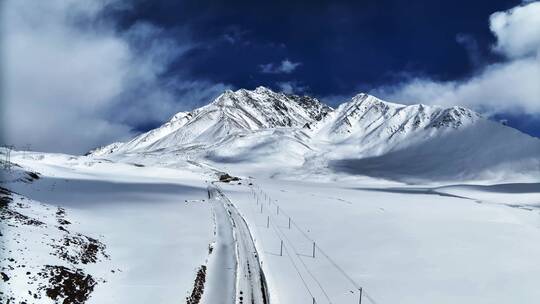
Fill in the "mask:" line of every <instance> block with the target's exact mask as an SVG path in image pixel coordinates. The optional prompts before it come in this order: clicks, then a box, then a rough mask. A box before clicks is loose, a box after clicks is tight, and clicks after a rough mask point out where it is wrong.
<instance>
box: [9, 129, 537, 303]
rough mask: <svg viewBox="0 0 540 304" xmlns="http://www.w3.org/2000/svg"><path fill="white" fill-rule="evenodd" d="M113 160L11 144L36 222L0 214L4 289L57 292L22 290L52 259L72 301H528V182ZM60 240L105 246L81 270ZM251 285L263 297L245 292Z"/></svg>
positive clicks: (532, 248)
mask: <svg viewBox="0 0 540 304" xmlns="http://www.w3.org/2000/svg"><path fill="white" fill-rule="evenodd" d="M259 132H269V131H268V130H260V131H259ZM263 141H264V140H263ZM122 159H123V160H124V162H115V161H111V160H107V159H103V158H99V157H93V156H88V157H71V156H67V155H54V154H43V153H26V154H25V153H21V152H14V153H13V157H12V160H13V162H15V163H17V164H18V165H20V166H21V168H22V169H24V170H27V171H29V172H30V171H31V172H38V173H39V174H40V175H39V178H38V179H36V180H32V181H31V182H29V183H26V182H23V181H22V178H26V177H27V174H26V173H24V174H19V175H17V174H14V173H12V178H11V179H10V180H8V181H5V182H4V183H2V187H4V188H7V189H10V190H11V191H14V192H17V193H18V194H13V197H14V203H12V204H10V206H12V208H13V210H14V211H16V212H19V213H20V214H23V215H26V216H29V217H32V218H36V219H39V220H41V221H43V222H44V223H45V224H46V226H39V227H37V226H36V227H35V226H28V225H26V224H21V223H20V222H19V223H13V222H12V220H11V219H10V220H9V221H7V222H6V221H5V219H3V221H2V225H3V226H2V248H3V249H4V251H3V252H8V253H9V257H11V258H13V259H14V260H16V261H17V264H21V261H23V260H24V264H25V266H26V267H27V269H29V271H30V273H31V274H30V275H26V272H25V270H22V271H21V269H22V268H17V266H16V265H15V264H13V262H11V261H9V260H3V261H2V272H5V273H6V275H8V276H9V280H8V281H7V282H6V281H5V282H4V284H3V287H2V292H4V293H5V294H9V295H10V296H11V297H14V298H15V299H17V300H19V301H22V300H31V299H30V298H29V296H32V295H33V294H38V295H40V297H41V298H40V300H39V301H37V302H38V303H51V302H54V301H52V300H50V298H49V297H47V296H46V295H45V293H44V290H45V289H41V292H40V291H39V290H38V289H37V287H36V286H45V287H43V288H48V287H50V286H62V284H58V283H57V284H56V285H54V284H53V283H52V282H51V281H50V279H49V277H47V276H45V277H39V278H38V281H37V283H36V285H32V284H29V282H30V280H29V278H31V277H29V276H33V275H34V274H35V273H38V272H42V273H43V272H44V271H43V270H44V269H45V270H48V268H46V267H47V265H54V266H55V267H65V268H66V269H68V270H71V271H74V272H75V273H77V272H76V271H77V269H79V270H80V275H83V276H85V275H91V277H92V278H93V280H94V282H95V284H94V285H93V290H91V291H90V292H89V293H88V299H87V300H85V301H82V302H84V303H149V302H159V303H178V302H184V301H185V302H186V303H216V300H215V299H216V297H219V296H220V295H223V297H224V298H223V300H220V303H246V302H244V300H246V301H248V300H249V299H255V301H257V302H260V303H264V301H267V302H266V303H283V304H288V303H313V299H315V301H316V303H344V304H347V303H358V301H359V298H360V288H361V290H362V303H426V304H428V303H471V304H478V303H498V302H508V303H523V304H529V303H530V304H533V303H538V302H539V301H540V292H539V291H538V288H536V287H537V286H538V283H540V279H539V278H538V276H537V274H538V273H539V272H540V266H539V264H538V263H537V257H538V256H539V254H540V242H538V240H540V209H539V206H540V185H539V184H538V183H528V184H527V183H521V184H499V185H474V184H470V183H469V184H467V185H461V184H447V185H443V186H437V187H433V186H429V185H415V186H414V187H413V186H407V185H404V184H402V183H398V182H390V181H385V180H381V179H373V178H365V177H364V178H350V177H349V178H341V177H336V176H333V175H332V174H331V173H329V172H328V171H326V173H324V172H322V173H320V174H322V175H321V176H320V178H319V182H314V181H310V180H302V181H299V180H294V179H295V178H299V177H300V178H301V177H302V175H289V176H285V175H284V174H281V175H275V174H274V173H275V167H276V163H277V160H276V161H275V162H272V163H267V164H264V163H258V164H256V165H248V164H246V163H244V162H240V161H237V162H233V161H229V162H222V163H220V165H221V166H220V167H219V168H217V169H216V168H213V167H211V166H208V165H207V164H204V163H197V162H195V161H184V160H181V158H174V157H173V156H171V154H167V153H166V154H159V153H158V152H154V153H149V154H145V155H144V156H142V155H141V154H139V153H133V154H131V155H125V156H123V158H122ZM283 161H286V160H283ZM215 164H218V163H217V162H216V163H214V165H215ZM22 169H17V170H22ZM219 169H222V170H224V171H227V172H229V173H231V174H233V175H240V177H241V178H242V179H241V180H240V181H237V182H231V183H229V184H224V183H219V184H218V185H217V186H218V187H220V188H221V189H223V190H222V192H219V195H216V193H215V192H212V191H215V190H211V189H213V188H212V187H213V186H211V184H210V183H207V181H208V182H210V181H213V180H215V179H216V175H215V172H216V171H218V170H219ZM290 172H293V171H290ZM25 174H26V175H25ZM324 174H326V175H324ZM249 176H251V178H250V177H249ZM285 177H286V179H283V178H285ZM15 180H18V181H15ZM250 184H251V185H250ZM209 190H210V192H209ZM212 193H213V194H212ZM18 195H21V196H24V197H26V198H25V200H24V201H22V203H23V204H22V205H20V206H19V205H17V204H16V203H17V202H18V201H20V199H19V198H18ZM209 195H210V196H211V197H212V199H211V200H210V201H209V200H208V197H209ZM203 200H205V201H204V202H203ZM14 204H15V205H14ZM47 208H49V209H50V210H47ZM58 208H62V210H64V211H63V212H64V214H65V215H62V219H65V220H68V221H69V222H70V224H61V222H60V219H59V218H57V215H56V212H57V210H59V209H58ZM212 214H214V215H212ZM289 219H290V220H291V221H290V224H289ZM244 221H245V222H244ZM244 223H245V224H244ZM6 225H7V227H6ZM10 225H15V226H10ZM60 226H62V227H64V228H65V229H66V230H68V231H69V233H67V232H66V231H63V230H61V229H59V228H58V227H60ZM70 237H79V239H83V240H84V239H86V238H87V237H88V238H91V239H94V240H96V241H98V242H99V243H98V244H103V246H104V247H103V254H102V253H101V252H100V251H98V252H97V253H96V254H95V256H97V257H98V259H97V260H96V261H95V262H90V263H86V264H84V263H81V262H79V263H75V262H73V261H71V260H65V259H63V258H61V257H59V256H58V255H54V253H55V250H54V248H53V247H51V246H50V244H58V243H62V240H63V239H64V238H70ZM49 239H50V241H49ZM87 240H89V239H87ZM17 242H19V243H17ZM314 244H315V247H314ZM56 248H63V247H56ZM69 248H71V247H69ZM69 248H68V250H74V251H73V252H75V253H77V252H85V251H84V250H81V249H77V248H79V247H74V248H71V249H69ZM81 248H83V247H81ZM9 250H11V252H9ZM50 252H52V253H53V255H52V256H51V255H49V253H50ZM68 252H72V251H68ZM105 255H106V256H105ZM313 255H314V257H313ZM10 263H11V264H10ZM9 265H11V267H13V269H11V268H10V267H9ZM55 269H57V268H55ZM58 269H63V268H58ZM259 269H260V271H261V272H260V274H264V279H263V278H262V277H261V275H257V271H259ZM111 270H114V273H113V272H112V271H111ZM67 281H69V280H67ZM67 281H64V282H67ZM261 282H264V284H266V286H267V287H266V288H265V292H264V293H260V292H261V290H260V287H259V288H253V287H255V286H260V285H261V284H263V283H261ZM7 283H9V284H7ZM250 287H251V290H249V289H250ZM29 290H30V291H31V293H32V295H29V294H28V291H29ZM193 290H195V291H196V292H193ZM248 290H249V291H248ZM257 291H259V293H257ZM266 292H267V294H266ZM263 294H265V296H262V295H263ZM186 298H187V299H186ZM265 298H266V300H264V299H265ZM199 299H200V300H199ZM240 299H242V301H241V300H240Z"/></svg>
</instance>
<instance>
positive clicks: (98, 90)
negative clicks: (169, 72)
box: [1, 0, 225, 153]
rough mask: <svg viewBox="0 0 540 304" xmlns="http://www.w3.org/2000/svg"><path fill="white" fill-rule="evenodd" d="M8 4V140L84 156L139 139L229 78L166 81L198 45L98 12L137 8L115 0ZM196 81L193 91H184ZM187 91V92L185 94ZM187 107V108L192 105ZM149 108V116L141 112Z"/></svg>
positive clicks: (4, 16) (22, 0)
mask: <svg viewBox="0 0 540 304" xmlns="http://www.w3.org/2000/svg"><path fill="white" fill-rule="evenodd" d="M3 5H4V6H3V7H2V16H1V17H2V22H3V24H2V29H3V33H2V38H3V41H2V45H3V48H2V55H3V58H2V61H3V65H2V67H3V72H4V74H3V77H4V84H3V96H2V97H3V104H4V110H5V111H4V113H3V115H4V116H5V117H4V119H3V121H4V122H5V123H4V126H5V127H4V129H5V133H6V134H5V137H6V138H5V142H6V143H9V144H15V145H18V146H21V145H25V144H27V143H30V144H32V146H33V148H35V149H39V150H45V151H62V152H70V153H81V152H85V151H86V150H88V149H90V148H93V147H95V146H97V145H102V144H106V143H109V142H112V141H116V140H122V139H127V138H128V137H130V136H133V135H134V134H133V132H132V129H133V128H134V127H135V126H137V125H140V124H142V125H144V124H147V123H152V122H155V121H162V120H165V119H167V118H168V117H170V116H171V115H172V114H174V112H176V111H178V110H180V109H179V108H181V107H184V106H183V105H182V103H181V102H182V101H186V102H189V103H193V102H195V100H194V98H197V97H200V96H203V95H205V94H204V93H201V92H207V93H208V94H212V93H213V92H214V91H215V90H218V89H222V88H224V87H225V86H224V85H222V84H213V83H204V82H198V83H194V82H191V81H189V80H184V79H171V80H170V81H168V82H162V81H161V80H160V77H159V76H160V74H161V73H163V72H164V71H165V70H166V68H167V66H168V65H169V64H170V63H171V60H173V59H174V58H177V57H178V56H181V55H182V54H183V53H184V52H185V51H186V50H189V49H190V48H191V47H193V45H192V44H191V43H190V42H189V41H188V40H186V41H185V43H182V44H179V43H177V42H175V41H173V40H171V39H169V38H168V37H167V34H166V33H165V32H164V31H163V30H162V29H160V28H157V27H155V26H153V25H151V24H148V23H137V24H135V25H134V26H133V27H131V28H130V29H128V30H126V31H119V30H118V29H116V27H115V24H113V23H111V22H107V21H106V20H103V18H100V14H101V13H103V11H104V9H106V8H108V9H110V8H111V7H114V8H116V9H118V8H119V7H122V6H123V9H129V6H127V5H126V3H125V2H120V1H116V0H101V1H91V0H48V1H37V2H36V1H31V0H8V1H6V2H4V3H3ZM185 86H191V87H196V90H194V92H195V93H194V94H195V95H192V94H191V93H190V92H191V91H190V92H185V91H183V90H182V88H183V87H185ZM179 93H180V94H179ZM184 105H185V104H184ZM141 114H143V115H141Z"/></svg>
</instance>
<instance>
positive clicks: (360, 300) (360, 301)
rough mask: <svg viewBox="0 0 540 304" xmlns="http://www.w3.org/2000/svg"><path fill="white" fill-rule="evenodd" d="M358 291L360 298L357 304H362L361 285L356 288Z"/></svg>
mask: <svg viewBox="0 0 540 304" xmlns="http://www.w3.org/2000/svg"><path fill="white" fill-rule="evenodd" d="M358 291H359V292H360V298H359V299H358V304H362V287H360V288H358Z"/></svg>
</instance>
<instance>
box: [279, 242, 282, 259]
mask: <svg viewBox="0 0 540 304" xmlns="http://www.w3.org/2000/svg"><path fill="white" fill-rule="evenodd" d="M280 241H281V245H280V247H279V256H283V240H280Z"/></svg>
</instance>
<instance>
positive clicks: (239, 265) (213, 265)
mask: <svg viewBox="0 0 540 304" xmlns="http://www.w3.org/2000/svg"><path fill="white" fill-rule="evenodd" d="M208 195H209V197H210V202H211V203H212V207H213V210H214V214H215V221H216V226H217V227H216V243H215V245H214V251H213V253H214V254H212V256H211V258H210V261H209V266H208V281H207V282H208V285H207V289H206V290H205V293H204V295H203V303H237V304H243V303H254V304H266V303H269V297H268V293H267V288H266V282H265V279H264V273H263V271H262V269H261V267H260V263H259V256H258V253H257V250H256V249H255V244H254V242H253V238H252V236H251V233H250V231H249V228H248V226H247V224H246V222H245V221H244V219H243V218H242V216H241V215H240V213H239V212H238V210H236V208H235V206H234V205H233V204H232V203H231V201H230V200H229V199H228V198H227V197H226V196H225V195H224V194H223V192H222V191H221V190H220V189H219V188H218V187H217V186H216V185H214V184H212V185H209V187H208Z"/></svg>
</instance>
